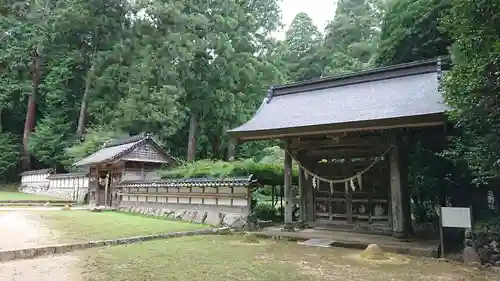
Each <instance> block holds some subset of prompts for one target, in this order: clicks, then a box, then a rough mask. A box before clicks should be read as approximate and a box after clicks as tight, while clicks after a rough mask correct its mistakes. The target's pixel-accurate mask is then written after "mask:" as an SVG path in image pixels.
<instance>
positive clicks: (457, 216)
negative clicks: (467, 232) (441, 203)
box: [441, 207, 472, 228]
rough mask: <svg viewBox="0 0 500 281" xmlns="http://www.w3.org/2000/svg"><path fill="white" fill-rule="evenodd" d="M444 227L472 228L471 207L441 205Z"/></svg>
mask: <svg viewBox="0 0 500 281" xmlns="http://www.w3.org/2000/svg"><path fill="white" fill-rule="evenodd" d="M441 221H442V226H443V227H457V228H472V219H471V215H470V208H458V207H441Z"/></svg>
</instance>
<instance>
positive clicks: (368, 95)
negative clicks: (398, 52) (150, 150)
mask: <svg viewBox="0 0 500 281" xmlns="http://www.w3.org/2000/svg"><path fill="white" fill-rule="evenodd" d="M440 75H441V61H440V60H437V59H434V60H427V61H421V62H414V63H406V64H401V65H395V66H390V67H382V68H377V69H372V70H367V71H361V72H358V73H353V74H348V75H341V76H336V77H331V78H321V79H316V80H310V81H305V82H300V83H293V84H289V85H283V86H276V87H271V89H270V90H269V92H268V96H267V98H266V99H265V100H264V102H263V103H262V105H261V107H260V108H259V109H258V111H257V112H256V113H255V114H254V116H253V117H252V118H251V119H250V120H249V121H248V122H246V123H245V124H243V125H241V126H239V127H237V128H235V129H232V130H230V131H229V132H228V133H229V134H230V135H231V136H232V137H234V138H239V139H266V138H277V137H284V136H300V135H305V134H315V133H316V134H319V133H329V132H345V131H358V130H366V129H373V128H379V129H380V128H394V127H408V126H431V125H439V124H443V123H444V120H445V119H444V115H443V113H444V112H445V110H446V109H447V107H446V106H445V105H444V103H443V98H442V95H441V94H440V92H439V78H440Z"/></svg>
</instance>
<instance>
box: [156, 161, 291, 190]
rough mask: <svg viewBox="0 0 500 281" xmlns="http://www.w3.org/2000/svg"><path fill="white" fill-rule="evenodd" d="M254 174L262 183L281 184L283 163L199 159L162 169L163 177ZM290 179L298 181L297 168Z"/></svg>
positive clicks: (242, 175) (245, 175) (220, 176)
mask: <svg viewBox="0 0 500 281" xmlns="http://www.w3.org/2000/svg"><path fill="white" fill-rule="evenodd" d="M250 175H254V176H255V177H256V178H257V179H258V180H259V182H260V183H261V184H263V185H281V184H283V178H284V176H283V165H282V164H274V163H272V164H269V163H256V162H254V160H253V159H246V160H238V161H233V162H224V161H211V160H200V161H197V162H194V163H190V164H186V165H182V166H179V167H176V168H174V169H171V170H167V171H164V172H163V174H162V177H163V178H195V177H212V178H223V177H248V176H250ZM292 181H293V182H295V183H297V182H298V169H293V170H292Z"/></svg>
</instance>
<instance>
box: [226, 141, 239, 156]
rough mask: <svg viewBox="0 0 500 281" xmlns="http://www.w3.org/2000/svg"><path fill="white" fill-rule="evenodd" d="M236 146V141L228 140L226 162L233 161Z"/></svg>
mask: <svg viewBox="0 0 500 281" xmlns="http://www.w3.org/2000/svg"><path fill="white" fill-rule="evenodd" d="M237 145H238V140H237V139H233V138H232V139H230V140H229V144H228V146H227V154H226V159H227V161H233V160H234V156H235V155H236V146H237Z"/></svg>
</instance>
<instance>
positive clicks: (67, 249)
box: [55, 244, 72, 254]
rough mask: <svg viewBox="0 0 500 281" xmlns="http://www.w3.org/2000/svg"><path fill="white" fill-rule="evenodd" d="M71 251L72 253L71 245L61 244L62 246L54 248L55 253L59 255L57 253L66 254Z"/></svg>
mask: <svg viewBox="0 0 500 281" xmlns="http://www.w3.org/2000/svg"><path fill="white" fill-rule="evenodd" d="M71 251H72V247H71V244H63V245H57V246H56V251H55V253H56V254H59V253H66V252H71Z"/></svg>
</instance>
